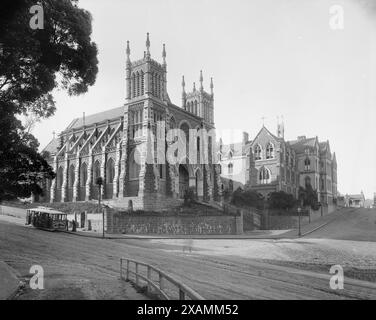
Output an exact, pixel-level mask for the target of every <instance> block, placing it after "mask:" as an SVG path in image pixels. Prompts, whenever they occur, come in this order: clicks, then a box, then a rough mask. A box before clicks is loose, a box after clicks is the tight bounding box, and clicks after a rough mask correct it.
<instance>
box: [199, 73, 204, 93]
mask: <svg viewBox="0 0 376 320" xmlns="http://www.w3.org/2000/svg"><path fill="white" fill-rule="evenodd" d="M203 81H204V78H203V76H202V70H200V90H201V91H202V90H204V86H203Z"/></svg>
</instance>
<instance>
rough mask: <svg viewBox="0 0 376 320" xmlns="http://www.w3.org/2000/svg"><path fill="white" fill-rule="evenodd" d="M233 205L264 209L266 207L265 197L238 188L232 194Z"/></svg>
mask: <svg viewBox="0 0 376 320" xmlns="http://www.w3.org/2000/svg"><path fill="white" fill-rule="evenodd" d="M231 204H233V205H235V206H239V207H254V208H259V209H262V208H263V206H264V197H263V196H262V195H261V194H260V193H258V192H256V191H253V190H243V189H241V188H238V189H236V190H235V191H234V192H233V194H232V198H231Z"/></svg>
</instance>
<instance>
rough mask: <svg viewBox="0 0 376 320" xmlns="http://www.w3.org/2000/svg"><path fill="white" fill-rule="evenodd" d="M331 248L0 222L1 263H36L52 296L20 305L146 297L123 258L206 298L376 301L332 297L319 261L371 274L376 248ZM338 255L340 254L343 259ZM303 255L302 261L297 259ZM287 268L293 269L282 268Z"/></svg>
mask: <svg viewBox="0 0 376 320" xmlns="http://www.w3.org/2000/svg"><path fill="white" fill-rule="evenodd" d="M179 241H180V242H179ZM236 241H238V243H237V242H236ZM318 241H322V242H321V243H319V242H318ZM330 241H331V242H329V244H326V243H325V241H324V240H323V239H319V240H314V239H300V240H250V239H248V240H247V239H242V240H176V239H175V240H174V239H173V240H150V239H139V240H137V239H132V240H131V239H124V240H109V239H105V240H103V239H98V238H88V237H82V236H75V235H71V234H66V233H51V232H46V231H42V230H37V229H34V228H30V227H26V226H23V225H16V224H13V223H9V222H4V221H2V220H1V219H0V260H4V261H5V262H6V263H8V264H9V265H11V266H12V267H13V268H14V269H16V270H18V271H19V272H20V274H21V275H22V276H23V277H24V278H26V277H28V273H29V268H30V266H31V265H33V264H39V265H41V266H43V268H44V270H45V287H46V289H45V290H41V291H36V290H30V289H26V290H24V292H22V294H21V295H20V296H19V297H18V298H19V299H29V298H31V299H44V298H52V299H55V298H62V299H67V298H72V299H76V298H81V299H88V298H93V299H98V298H109V299H110V298H126V299H134V298H136V299H137V298H139V297H140V295H139V294H138V293H137V292H135V290H134V289H133V288H132V287H131V286H129V284H125V283H122V282H120V281H119V271H118V270H119V258H120V257H121V256H127V257H131V258H133V259H138V260H141V261H145V262H148V263H151V264H153V265H155V266H158V267H159V268H161V269H163V270H165V271H167V272H169V273H171V274H173V275H174V276H175V277H176V278H179V279H181V280H182V281H183V282H184V283H186V284H187V285H189V286H190V287H192V288H193V289H194V290H196V291H197V292H198V293H200V294H201V295H202V296H203V297H204V298H206V299H344V298H345V299H346V298H354V299H376V284H375V283H370V282H364V281H359V280H352V279H350V278H345V288H344V290H332V289H331V288H330V286H329V277H330V275H329V272H328V271H329V270H328V269H329V268H328V265H327V264H325V261H323V260H320V259H323V257H325V256H327V257H331V258H328V259H329V260H330V261H329V260H328V261H327V262H328V264H329V265H330V264H337V263H344V262H346V261H344V260H343V259H342V260H339V258H343V257H346V256H347V257H348V258H345V260H346V259H347V263H348V264H347V265H345V267H346V266H347V267H348V266H351V267H354V265H352V264H354V263H355V264H356V263H357V262H356V260H354V259H359V261H362V263H363V265H362V267H363V269H364V270H368V269H372V264H373V262H374V261H376V259H375V253H373V254H372V250H373V249H372V248H374V247H372V245H374V243H372V242H370V243H365V242H361V243H363V245H360V244H359V243H360V242H355V241H354V245H357V246H358V249H356V250H355V251H353V253H352V255H350V252H351V246H349V248H348V253H349V254H348V255H342V254H341V252H340V250H339V245H340V243H337V244H336V243H335V242H333V241H335V240H330ZM337 241H338V240H337ZM333 243H334V244H333ZM331 246H334V247H331ZM257 252H258V253H257ZM331 252H332V253H331ZM333 252H338V254H337V258H335V255H333ZM373 252H376V250H374V251H373ZM327 253H329V255H327ZM330 253H331V254H330ZM299 255H300V256H301V257H303V258H301V259H298V258H299ZM314 257H316V258H317V259H318V260H317V263H316V266H317V268H312V270H309V268H305V267H304V268H301V266H300V264H301V263H303V264H304V263H312V262H315V260H314V259H312V258H314ZM350 258H351V259H350ZM264 259H269V260H270V261H269V262H270V263H267V262H265V261H263V260H264ZM367 259H368V260H367ZM286 261H287V262H289V264H283V263H282V265H281V264H280V265H278V262H286ZM298 267H299V268H298ZM316 271H320V273H318V272H316ZM345 273H346V268H345ZM345 275H346V274H345ZM141 297H142V296H141Z"/></svg>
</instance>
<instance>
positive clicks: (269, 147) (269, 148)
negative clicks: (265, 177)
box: [266, 142, 274, 159]
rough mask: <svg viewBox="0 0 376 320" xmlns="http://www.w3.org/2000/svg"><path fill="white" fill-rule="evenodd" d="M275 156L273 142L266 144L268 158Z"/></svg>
mask: <svg viewBox="0 0 376 320" xmlns="http://www.w3.org/2000/svg"><path fill="white" fill-rule="evenodd" d="M273 158H274V147H273V144H272V143H271V142H269V143H268V144H267V145H266V159H273Z"/></svg>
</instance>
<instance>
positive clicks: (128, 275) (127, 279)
mask: <svg viewBox="0 0 376 320" xmlns="http://www.w3.org/2000/svg"><path fill="white" fill-rule="evenodd" d="M125 280H127V281H128V280H129V260H127V278H126V279H125Z"/></svg>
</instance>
